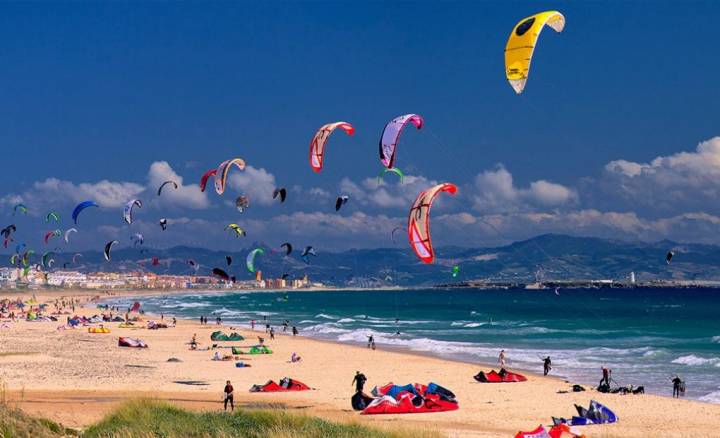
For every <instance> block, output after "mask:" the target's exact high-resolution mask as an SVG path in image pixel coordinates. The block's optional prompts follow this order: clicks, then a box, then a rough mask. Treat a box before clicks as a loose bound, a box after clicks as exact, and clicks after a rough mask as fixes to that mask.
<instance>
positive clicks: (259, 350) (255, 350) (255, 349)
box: [232, 345, 272, 354]
mask: <svg viewBox="0 0 720 438" xmlns="http://www.w3.org/2000/svg"><path fill="white" fill-rule="evenodd" d="M232 353H233V354H272V350H271V349H270V348H268V347H267V346H265V345H254V346H252V347H250V349H249V350H248V351H242V350H241V349H239V348H236V347H232Z"/></svg>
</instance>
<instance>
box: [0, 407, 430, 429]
mask: <svg viewBox="0 0 720 438" xmlns="http://www.w3.org/2000/svg"><path fill="white" fill-rule="evenodd" d="M68 436H70V437H74V436H76V437H84V438H85V437H86V438H131V437H132V438H135V437H138V438H145V437H147V438H150V437H163V438H176V437H177V438H180V437H183V438H184V437H198V438H205V437H208V438H210V437H213V438H230V437H244V438H256V437H257V438H261V437H262V438H290V437H292V438H306V437H307V438H321V437H322V438H333V437H337V438H354V437H357V438H360V437H363V438H409V437H420V438H423V437H427V438H433V437H438V436H439V435H438V434H435V433H429V432H420V431H406V432H402V431H398V432H387V431H382V430H378V429H372V428H368V427H366V426H361V425H359V424H342V423H335V422H330V421H327V420H323V419H320V418H317V417H312V416H306V415H298V414H294V413H289V412H287V411H285V410H282V409H273V410H254V409H253V410H237V411H235V412H234V413H232V414H226V413H224V412H192V411H188V410H185V409H180V408H177V407H175V406H173V405H171V404H170V403H167V402H163V401H157V400H147V399H142V400H133V401H129V402H127V403H126V404H124V405H123V406H121V407H120V408H118V409H117V410H116V411H114V412H113V413H111V414H109V415H108V416H107V417H105V418H104V419H103V420H102V421H100V422H99V423H97V424H94V425H92V426H90V427H88V428H87V429H85V430H83V431H75V430H71V429H66V428H63V427H62V426H61V425H59V424H56V423H54V422H52V421H49V420H44V419H38V418H33V417H30V416H28V415H26V414H24V413H23V412H22V411H20V410H19V409H16V408H13V407H11V406H9V405H8V404H3V405H1V407H0V437H39V438H45V437H53V438H54V437H68Z"/></svg>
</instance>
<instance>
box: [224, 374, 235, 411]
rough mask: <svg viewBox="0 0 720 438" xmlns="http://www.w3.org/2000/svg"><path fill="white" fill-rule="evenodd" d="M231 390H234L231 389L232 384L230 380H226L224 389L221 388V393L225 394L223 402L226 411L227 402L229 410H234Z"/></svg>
mask: <svg viewBox="0 0 720 438" xmlns="http://www.w3.org/2000/svg"><path fill="white" fill-rule="evenodd" d="M233 391H234V389H233V387H232V385H231V384H230V381H229V380H228V381H227V382H226V383H225V389H224V390H223V393H224V394H225V403H224V405H225V410H226V411H227V405H228V402H229V403H230V410H231V411H234V410H235V404H234V403H233Z"/></svg>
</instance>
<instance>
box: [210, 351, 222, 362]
mask: <svg viewBox="0 0 720 438" xmlns="http://www.w3.org/2000/svg"><path fill="white" fill-rule="evenodd" d="M212 360H222V357H220V352H219V351H216V352H215V355H214V356H213V358H212Z"/></svg>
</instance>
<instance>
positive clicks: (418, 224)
mask: <svg viewBox="0 0 720 438" xmlns="http://www.w3.org/2000/svg"><path fill="white" fill-rule="evenodd" d="M442 192H447V193H450V194H451V195H455V193H457V186H456V185H455V184H451V183H443V184H438V185H436V186H435V187H432V188H430V189H428V190H425V191H424V192H422V193H420V195H418V197H417V199H416V200H415V202H414V203H413V206H412V208H410V214H409V215H408V238H409V239H410V246H411V247H412V249H413V251H415V254H416V255H417V256H418V257H419V258H420V260H422V261H423V262H424V263H432V262H433V260H434V259H435V252H434V251H433V247H432V241H431V239H430V208H431V207H432V203H433V201H434V200H435V197H436V196H437V195H438V194H440V193H442Z"/></svg>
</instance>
